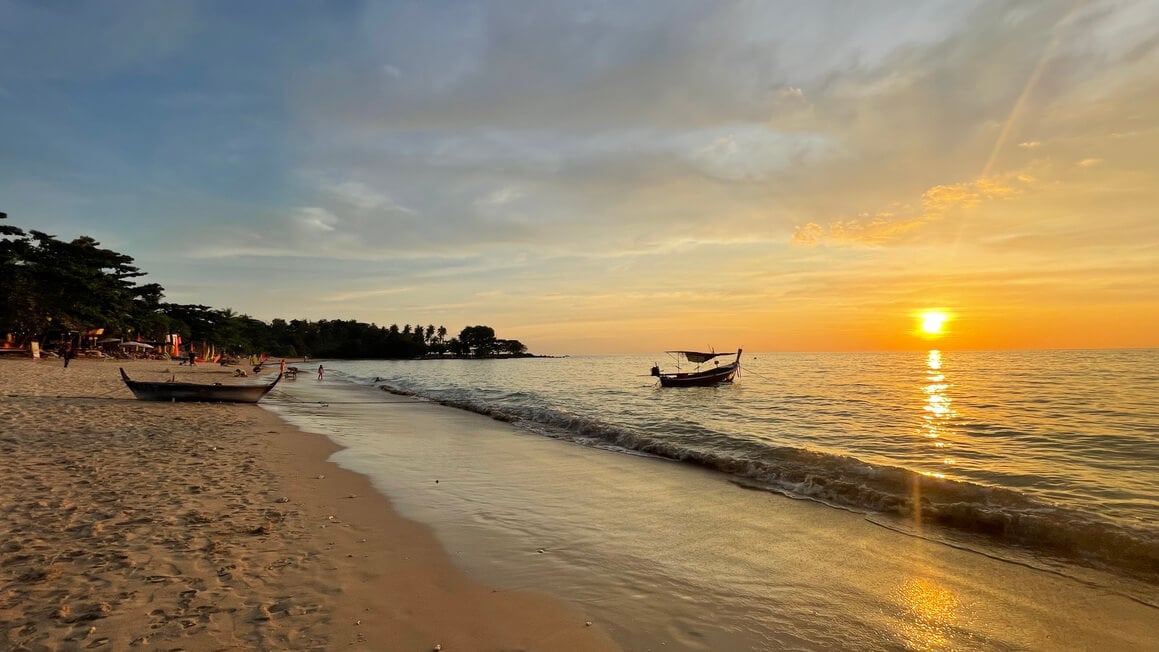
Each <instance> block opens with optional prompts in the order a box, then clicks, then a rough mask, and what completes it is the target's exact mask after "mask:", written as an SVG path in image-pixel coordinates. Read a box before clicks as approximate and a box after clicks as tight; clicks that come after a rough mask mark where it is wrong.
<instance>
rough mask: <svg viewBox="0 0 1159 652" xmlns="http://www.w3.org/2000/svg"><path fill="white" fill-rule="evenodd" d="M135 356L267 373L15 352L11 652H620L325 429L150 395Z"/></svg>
mask: <svg viewBox="0 0 1159 652" xmlns="http://www.w3.org/2000/svg"><path fill="white" fill-rule="evenodd" d="M118 366H124V367H125V368H126V370H127V371H128V372H129V374H130V375H131V376H133V377H134V378H139V379H142V380H163V379H167V378H170V377H176V378H177V379H178V380H198V381H202V382H223V383H232V382H242V381H245V380H247V379H235V378H233V377H232V376H231V372H232V369H231V368H224V367H217V366H212V365H202V366H197V367H192V368H191V367H181V366H178V365H177V363H176V362H171V363H166V362H155V361H150V362H145V361H140V362H129V363H125V362H123V361H113V360H85V359H80V360H74V361H73V362H72V363H71V364H70V366H69V367H68V368H67V369H66V368H63V365H62V364H61V361H60V360H53V359H48V360H40V361H34V360H29V359H21V360H4V361H0V451H2V452H3V459H4V464H3V465H0V514H3V519H0V623H3V634H2V638H0V647H3V648H5V649H12V650H56V649H60V650H72V649H90V648H99V649H129V648H134V647H141V648H149V649H152V648H158V649H185V650H222V649H367V650H384V649H390V650H431V649H436V646H439V647H441V649H442V650H447V651H453V650H506V649H521V650H605V649H615V645H614V644H613V643H612V641H611V640H610V639H609V637H608V636H607V633H606V631H605V630H604V629H603V628H601V625H600V623H599V622H595V623H592V622H590V621H591V620H592V617H591V616H589V615H586V614H585V613H583V612H582V611H580V610H579V609H578V608H577V607H575V606H572V605H568V604H564V603H562V602H560V601H558V600H556V599H555V598H552V597H550V596H547V595H544V594H540V593H535V592H530V591H496V590H493V589H492V588H491V587H489V586H486V585H483V584H480V583H477V582H475V581H473V580H472V579H471V578H469V577H468V576H466V575H465V574H464V573H462V572H461V571H459V570H458V569H456V567H455V566H454V565H452V563H451V561H450V559H449V557H448V556H447V554H446V553H445V552H444V551H443V549H442V548H441V547H440V546H439V544H438V542H437V541H436V540H435V538H434V536H433V535H432V533H431V531H430V530H429V528H428V527H426V526H423V525H420V524H417V523H414V522H412V521H408V520H405V519H403V518H402V517H400V516H399V515H398V514H397V513H395V512H394V511H393V509H392V507H391V505H390V504H389V502H388V501H387V500H386V499H385V498H383V497H382V496H381V495H379V494H378V493H376V492H375V491H374V490H373V489H372V487H371V486H370V484H369V482H368V481H367V480H366V478H364V477H363V476H361V475H358V474H356V473H353V472H350V471H346V470H343V469H340V468H338V467H337V466H335V465H334V464H332V463H331V462H329V461H328V458H329V457H330V455H331V454H332V453H334V452H335V451H336V450H337V448H336V446H335V445H334V444H333V443H331V442H330V441H329V440H328V439H326V438H325V437H323V436H320V435H315V434H309V433H304V432H301V431H299V430H297V429H295V428H293V427H291V426H289V425H287V424H286V423H285V422H283V421H281V420H279V419H278V418H277V417H276V416H274V415H272V414H271V413H269V412H266V411H265V410H263V409H261V408H259V407H257V406H254V405H227V404H217V405H214V404H200V403H195V404H168V403H149V402H143V401H137V400H135V399H133V398H132V396H131V394H130V393H129V392H128V390H127V389H126V388H125V387H124V385H123V384H122V383H121V380H120V378H119V376H118V374H117V367H118ZM248 381H249V382H253V379H252V378H251V379H248Z"/></svg>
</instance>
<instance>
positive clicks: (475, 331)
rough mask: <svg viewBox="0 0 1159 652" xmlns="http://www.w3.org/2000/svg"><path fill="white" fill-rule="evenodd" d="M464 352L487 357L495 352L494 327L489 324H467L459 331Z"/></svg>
mask: <svg viewBox="0 0 1159 652" xmlns="http://www.w3.org/2000/svg"><path fill="white" fill-rule="evenodd" d="M459 342H460V343H461V345H462V347H463V349H464V352H465V353H467V354H469V355H473V356H475V357H479V358H482V357H487V356H489V355H491V354H493V353H494V352H495V329H494V328H491V327H490V326H468V327H466V328H464V329H463V330H462V331H460V332H459Z"/></svg>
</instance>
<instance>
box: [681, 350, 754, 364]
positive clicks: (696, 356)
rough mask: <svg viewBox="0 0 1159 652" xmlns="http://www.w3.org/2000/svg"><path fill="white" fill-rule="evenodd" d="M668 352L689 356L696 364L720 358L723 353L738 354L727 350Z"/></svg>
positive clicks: (689, 359) (690, 360)
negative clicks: (713, 351)
mask: <svg viewBox="0 0 1159 652" xmlns="http://www.w3.org/2000/svg"><path fill="white" fill-rule="evenodd" d="M666 353H671V354H673V355H682V356H684V357H685V358H687V359H688V361H689V362H694V363H696V364H700V363H702V362H708V361H709V360H711V359H713V358H718V357H720V356H722V355H736V353H737V352H736V351H725V352H724V353H701V352H700V351H666Z"/></svg>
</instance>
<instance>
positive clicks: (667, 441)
mask: <svg viewBox="0 0 1159 652" xmlns="http://www.w3.org/2000/svg"><path fill="white" fill-rule="evenodd" d="M376 380H380V381H381V380H382V379H376ZM380 387H381V388H382V389H384V390H386V391H389V392H391V393H394V394H401V395H407V396H413V397H417V398H422V399H426V400H430V401H433V402H436V403H439V404H442V405H445V406H448V407H454V408H458V409H462V410H468V411H471V412H475V413H478V414H482V415H486V416H489V417H491V418H493V419H496V420H499V421H504V422H510V423H516V424H518V425H519V426H521V427H523V428H525V429H528V430H532V431H535V432H537V433H538V434H542V435H546V436H550V437H554V438H560V439H568V440H571V441H575V442H577V443H581V444H585V445H589V446H597V447H601V448H607V449H613V450H618V451H623V452H629V453H634V454H643V455H649V456H654V457H659V458H664V459H669V460H673V461H676V462H681V463H687V464H694V465H696V466H700V467H703V468H708V469H711V470H714V471H718V472H721V473H724V474H727V475H728V476H730V477H732V478H733V479H734V480H736V481H738V484H740V485H741V486H744V487H747V488H760V489H763V490H767V491H771V492H775V493H779V494H783V495H786V496H789V497H793V498H804V499H808V500H814V501H817V502H820V503H824V504H826V505H830V506H833V507H839V508H842V509H848V510H852V511H856V512H861V513H866V514H885V515H890V516H894V517H898V518H901V519H905V520H906V521H907V522H908V523H910V524H911V525H919V526H921V527H925V526H937V527H940V528H945V529H947V530H949V531H956V532H961V533H964V534H967V535H970V536H980V537H984V538H985V539H987V540H990V541H995V542H999V543H1002V544H1007V545H1014V546H1018V547H1020V548H1023V549H1026V550H1029V551H1031V552H1033V553H1039V554H1046V555H1049V556H1052V557H1057V558H1062V559H1064V560H1066V561H1070V562H1078V563H1080V564H1083V565H1087V566H1090V567H1094V568H1099V569H1103V570H1111V571H1117V572H1123V571H1125V572H1128V573H1130V574H1131V575H1132V576H1133V577H1134V578H1135V579H1138V580H1141V581H1144V582H1148V583H1151V584H1159V538H1157V536H1156V533H1155V532H1154V530H1148V529H1143V528H1131V527H1126V526H1123V525H1119V524H1116V523H1112V522H1110V521H1108V520H1105V519H1103V518H1101V517H1099V516H1097V515H1094V514H1090V513H1085V512H1081V511H1078V510H1074V509H1067V508H1062V507H1058V506H1055V505H1050V504H1047V503H1044V502H1041V501H1038V500H1035V499H1033V498H1031V497H1028V496H1026V495H1024V494H1021V493H1019V492H1017V491H1013V490H1011V489H1006V488H1002V487H992V486H985V485H980V484H974V483H970V482H964V481H959V480H952V479H948V478H939V477H934V476H930V475H925V474H921V473H917V472H914V471H911V470H909V469H905V468H902V467H896V466H886V465H880V464H871V463H868V462H865V461H862V460H859V459H857V458H854V457H849V456H843V455H837V454H832V453H823V452H818V451H814V450H809V449H803V448H795V447H791V446H769V445H767V444H763V443H759V442H755V441H747V440H743V439H738V438H736V437H732V436H729V435H727V434H725V433H718V432H711V431H708V430H704V429H698V431H697V436H696V437H695V438H692V437H687V436H680V437H673V436H666V435H665V434H664V433H656V432H648V431H646V430H645V429H643V428H632V427H626V426H621V425H615V424H609V423H604V422H600V421H598V420H593V419H590V418H587V417H584V416H581V415H578V414H574V413H571V412H567V411H563V410H558V409H551V408H538V407H528V406H526V405H517V404H516V405H510V404H503V405H498V404H496V403H494V402H491V401H492V400H497V399H499V398H500V397H499V396H497V395H493V396H489V397H488V398H489V399H490V400H487V401H484V400H479V399H478V398H475V397H474V395H472V394H471V393H470V392H469V391H467V390H463V389H451V388H441V389H440V390H439V391H436V392H430V391H427V390H423V391H415V390H411V389H407V388H403V387H400V386H392V385H381V386H380Z"/></svg>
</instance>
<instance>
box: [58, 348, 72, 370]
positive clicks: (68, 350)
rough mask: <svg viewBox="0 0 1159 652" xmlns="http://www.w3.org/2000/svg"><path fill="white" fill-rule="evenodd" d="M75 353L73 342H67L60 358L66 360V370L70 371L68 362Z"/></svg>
mask: <svg viewBox="0 0 1159 652" xmlns="http://www.w3.org/2000/svg"><path fill="white" fill-rule="evenodd" d="M74 356H75V353H74V352H73V350H72V342H65V344H64V350H62V351H61V352H60V357H62V358H64V368H65V369H68V361H69V360H72V359H73V357H74Z"/></svg>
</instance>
